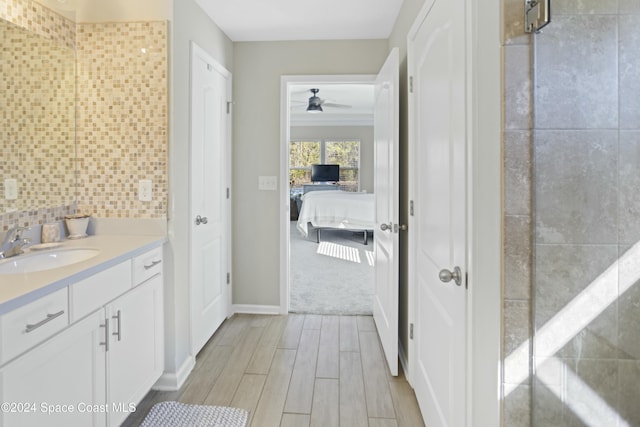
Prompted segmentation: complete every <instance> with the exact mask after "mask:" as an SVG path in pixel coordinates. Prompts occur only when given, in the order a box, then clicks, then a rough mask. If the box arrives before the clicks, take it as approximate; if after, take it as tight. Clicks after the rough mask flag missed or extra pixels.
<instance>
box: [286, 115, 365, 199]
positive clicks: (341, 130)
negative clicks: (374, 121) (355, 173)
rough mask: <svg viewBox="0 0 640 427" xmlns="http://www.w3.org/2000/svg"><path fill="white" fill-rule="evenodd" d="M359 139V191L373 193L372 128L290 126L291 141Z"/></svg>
mask: <svg viewBox="0 0 640 427" xmlns="http://www.w3.org/2000/svg"><path fill="white" fill-rule="evenodd" d="M301 138H310V139H327V138H335V139H359V140H360V191H365V190H366V191H367V192H369V193H372V192H373V126H292V127H291V139H301Z"/></svg>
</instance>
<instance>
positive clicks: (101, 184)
mask: <svg viewBox="0 0 640 427" xmlns="http://www.w3.org/2000/svg"><path fill="white" fill-rule="evenodd" d="M77 34H78V36H77V44H78V47H77V55H78V169H79V171H80V173H79V177H78V210H79V211H80V212H82V213H88V214H91V215H94V216H97V217H103V218H162V217H165V216H166V212H167V191H168V190H167V186H168V177H167V161H168V153H167V132H168V130H167V126H168V93H167V92H168V80H167V72H168V63H167V60H168V59H167V23H166V22H129V23H105V24H93V23H92V24H78V28H77ZM141 179H149V180H151V181H152V182H153V200H152V201H151V202H141V201H138V181H139V180H141Z"/></svg>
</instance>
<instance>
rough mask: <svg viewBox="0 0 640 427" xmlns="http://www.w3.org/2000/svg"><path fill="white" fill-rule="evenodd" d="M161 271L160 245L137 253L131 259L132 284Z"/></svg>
mask: <svg viewBox="0 0 640 427" xmlns="http://www.w3.org/2000/svg"><path fill="white" fill-rule="evenodd" d="M159 273H162V246H161V247H159V248H155V249H152V250H150V251H149V252H147V253H144V254H142V255H139V256H137V257H135V258H134V260H133V285H134V286H137V285H139V284H140V283H142V282H144V281H145V280H147V279H149V278H150V277H153V276H155V275H156V274H159Z"/></svg>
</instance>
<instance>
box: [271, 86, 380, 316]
mask: <svg viewBox="0 0 640 427" xmlns="http://www.w3.org/2000/svg"><path fill="white" fill-rule="evenodd" d="M374 78H375V76H286V77H283V81H282V90H283V109H282V114H283V120H284V121H285V122H286V123H285V122H283V139H282V141H283V142H282V162H281V165H282V170H281V182H282V183H283V185H282V193H283V198H286V200H284V201H285V205H286V206H288V209H289V212H288V217H287V219H288V221H283V225H282V229H283V233H281V239H282V240H283V242H281V243H282V246H284V248H283V250H284V251H285V254H286V256H284V257H283V258H285V259H286V263H285V264H286V265H285V266H284V268H286V270H285V271H286V273H285V274H283V276H282V277H286V278H287V282H288V283H287V286H286V295H283V297H284V298H283V301H287V304H286V306H287V307H288V310H287V311H291V312H304V313H319V314H372V313H373V298H374V279H375V277H374V254H373V248H374V245H373V239H374V238H375V237H374V232H373V230H374V228H375V220H374V199H373V197H374V196H373V186H374V174H373V168H374V144H373V143H374V131H373V130H374V126H373V123H374V120H373V107H374V84H373V83H374ZM316 107H319V108H321V110H322V111H317V110H316ZM309 110H311V111H309ZM313 165H320V166H313ZM305 202H306V204H305ZM285 222H286V223H287V224H286V225H285Z"/></svg>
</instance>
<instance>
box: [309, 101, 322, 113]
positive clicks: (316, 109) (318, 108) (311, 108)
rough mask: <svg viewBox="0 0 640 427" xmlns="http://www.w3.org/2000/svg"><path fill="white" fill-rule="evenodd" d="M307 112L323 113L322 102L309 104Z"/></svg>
mask: <svg viewBox="0 0 640 427" xmlns="http://www.w3.org/2000/svg"><path fill="white" fill-rule="evenodd" d="M307 112H308V113H321V112H322V105H320V104H311V103H310V104H309V106H308V107H307Z"/></svg>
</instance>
